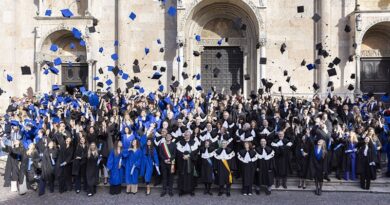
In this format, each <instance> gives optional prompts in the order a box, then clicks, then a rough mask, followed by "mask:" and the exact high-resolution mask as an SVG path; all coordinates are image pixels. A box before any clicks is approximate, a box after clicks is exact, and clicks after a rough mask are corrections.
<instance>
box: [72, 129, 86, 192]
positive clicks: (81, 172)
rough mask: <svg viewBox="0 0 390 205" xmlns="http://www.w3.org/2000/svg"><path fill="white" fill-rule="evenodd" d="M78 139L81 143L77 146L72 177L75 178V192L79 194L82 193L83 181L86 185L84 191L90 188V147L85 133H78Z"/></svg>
mask: <svg viewBox="0 0 390 205" xmlns="http://www.w3.org/2000/svg"><path fill="white" fill-rule="evenodd" d="M78 139H79V142H78V144H77V146H76V150H75V152H74V158H73V163H72V175H73V176H74V181H75V190H76V193H77V194H78V193H80V191H81V180H82V181H83V185H84V186H83V187H84V188H83V190H84V191H87V188H88V186H87V177H86V169H87V164H86V162H87V154H88V146H87V142H86V139H85V136H84V133H83V132H79V133H78Z"/></svg>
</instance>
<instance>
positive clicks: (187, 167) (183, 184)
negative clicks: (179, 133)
mask: <svg viewBox="0 0 390 205" xmlns="http://www.w3.org/2000/svg"><path fill="white" fill-rule="evenodd" d="M176 149H177V172H178V175H179V179H178V188H179V190H180V191H181V192H183V193H191V192H193V190H194V186H195V179H194V176H196V175H197V173H196V171H195V163H196V160H197V156H198V152H199V143H198V142H197V141H195V140H190V141H188V142H187V141H184V140H182V141H180V142H178V143H177V144H176ZM184 155H189V156H190V158H189V159H188V160H184V159H183V156H184Z"/></svg>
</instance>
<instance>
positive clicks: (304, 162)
mask: <svg viewBox="0 0 390 205" xmlns="http://www.w3.org/2000/svg"><path fill="white" fill-rule="evenodd" d="M297 142H298V143H297V146H296V147H295V159H296V162H297V173H298V177H300V178H302V179H310V178H311V177H310V173H309V165H310V158H309V156H310V152H311V150H312V147H313V146H314V144H313V142H312V140H311V139H310V138H309V137H307V138H306V140H305V141H303V140H302V139H298V140H297ZM303 152H305V153H307V155H306V156H303Z"/></svg>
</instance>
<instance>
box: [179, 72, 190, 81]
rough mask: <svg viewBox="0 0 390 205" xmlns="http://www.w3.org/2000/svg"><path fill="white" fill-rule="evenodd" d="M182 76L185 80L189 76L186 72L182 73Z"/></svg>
mask: <svg viewBox="0 0 390 205" xmlns="http://www.w3.org/2000/svg"><path fill="white" fill-rule="evenodd" d="M181 76H182V77H183V79H184V80H186V79H187V78H188V74H187V73H186V72H182V73H181Z"/></svg>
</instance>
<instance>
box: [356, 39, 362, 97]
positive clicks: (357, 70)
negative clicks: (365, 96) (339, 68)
mask: <svg viewBox="0 0 390 205" xmlns="http://www.w3.org/2000/svg"><path fill="white" fill-rule="evenodd" d="M360 51H361V50H360V44H359V45H357V47H356V57H355V90H354V94H355V96H358V95H361V94H362V91H361V88H360Z"/></svg>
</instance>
